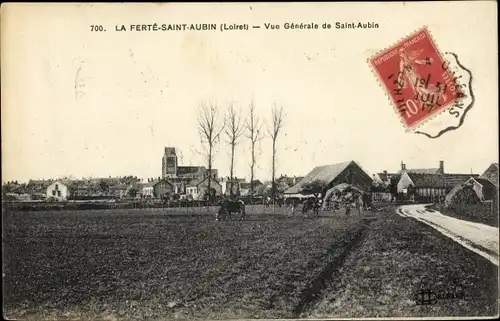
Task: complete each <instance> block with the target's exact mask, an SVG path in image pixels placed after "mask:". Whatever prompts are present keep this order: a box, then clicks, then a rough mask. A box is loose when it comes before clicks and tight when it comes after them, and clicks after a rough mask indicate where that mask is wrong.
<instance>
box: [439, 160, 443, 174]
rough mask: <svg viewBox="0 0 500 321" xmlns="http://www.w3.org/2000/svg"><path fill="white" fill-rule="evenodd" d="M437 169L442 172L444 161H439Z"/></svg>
mask: <svg viewBox="0 0 500 321" xmlns="http://www.w3.org/2000/svg"><path fill="white" fill-rule="evenodd" d="M439 171H440V172H441V173H444V161H442V160H441V161H439Z"/></svg>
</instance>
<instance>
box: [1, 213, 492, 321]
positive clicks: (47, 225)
mask: <svg viewBox="0 0 500 321" xmlns="http://www.w3.org/2000/svg"><path fill="white" fill-rule="evenodd" d="M237 218H239V217H238V216H236V217H234V219H237ZM3 226H4V233H3V256H4V262H3V267H4V278H3V279H4V315H5V316H6V317H9V318H17V319H37V320H39V319H58V320H69V319H73V320H74V319H77V318H80V319H105V320H116V319H127V320H131V319H133V320H159V319H173V318H176V319H197V318H203V319H207V318H208V319H227V318H232V319H235V318H298V317H369V316H373V317H375V316H395V317H397V316H440V315H448V316H452V315H494V314H495V313H496V311H497V310H496V309H497V305H496V298H497V297H498V291H497V286H496V284H497V274H496V273H497V270H496V266H494V265H492V264H491V263H490V262H489V261H486V260H484V259H483V258H481V257H479V256H477V255H475V254H474V253H472V252H470V251H468V250H466V249H464V248H462V247H461V246H460V245H458V244H456V243H454V242H453V241H452V240H450V239H448V238H446V237H445V236H443V235H441V234H439V233H437V232H436V231H434V230H433V229H432V228H430V227H427V226H425V225H423V224H421V223H419V222H417V221H415V220H413V219H411V218H403V217H400V216H398V215H397V214H395V212H394V208H392V207H388V208H384V209H383V210H381V211H380V212H378V213H376V214H373V213H363V214H362V215H359V214H355V215H351V216H345V215H339V214H336V215H328V216H325V215H324V214H322V217H320V218H314V219H304V218H301V217H292V216H290V215H282V214H274V215H269V214H250V215H249V217H248V220H247V221H243V222H241V221H236V220H235V221H225V222H215V221H214V217H213V215H199V214H198V215H196V214H191V215H190V214H185V213H184V214H182V215H179V214H173V215H170V213H169V214H166V213H165V211H162V210H161V209H157V210H154V209H148V210H145V209H143V210H98V211H53V212H36V213H33V212H31V213H30V212H24V213H5V214H4V221H3ZM421 288H426V289H430V290H433V291H436V292H439V291H440V290H444V291H453V290H456V289H458V290H460V289H461V290H464V292H465V293H466V295H467V298H466V299H465V300H448V301H439V302H438V303H437V304H435V305H429V306H419V305H416V303H415V296H414V293H415V291H418V290H420V289H421Z"/></svg>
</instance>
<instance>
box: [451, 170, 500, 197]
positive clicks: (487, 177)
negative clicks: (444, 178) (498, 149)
mask: <svg viewBox="0 0 500 321" xmlns="http://www.w3.org/2000/svg"><path fill="white" fill-rule="evenodd" d="M488 201H490V202H493V203H494V204H498V163H494V164H491V165H490V166H489V167H488V169H487V170H486V171H485V172H484V173H483V174H481V176H479V177H471V178H469V179H468V180H467V181H466V182H464V183H462V184H457V185H455V186H454V187H453V189H452V190H451V191H450V192H449V193H448V195H446V199H445V206H446V207H450V206H454V205H457V204H458V205H460V204H461V203H467V204H471V203H472V204H475V203H480V202H488ZM462 205H463V204H462Z"/></svg>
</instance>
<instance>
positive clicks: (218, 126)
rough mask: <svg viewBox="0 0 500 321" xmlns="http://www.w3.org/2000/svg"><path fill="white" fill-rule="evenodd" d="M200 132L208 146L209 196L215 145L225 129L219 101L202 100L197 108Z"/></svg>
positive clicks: (203, 142) (203, 141) (209, 194)
mask: <svg viewBox="0 0 500 321" xmlns="http://www.w3.org/2000/svg"><path fill="white" fill-rule="evenodd" d="M197 120H198V132H199V134H200V138H201V142H202V144H204V145H205V147H206V148H207V151H206V157H207V162H208V187H207V191H208V197H209V200H210V196H211V181H212V162H213V156H214V155H213V154H214V147H215V146H216V145H217V144H218V142H219V138H220V134H221V133H222V131H223V130H224V126H225V123H224V122H223V120H221V119H220V115H219V110H218V107H217V103H215V102H210V103H206V102H201V103H200V105H199V106H198V110H197Z"/></svg>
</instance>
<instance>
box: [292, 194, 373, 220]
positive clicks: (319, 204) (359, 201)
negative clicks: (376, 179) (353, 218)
mask: <svg viewBox="0 0 500 321" xmlns="http://www.w3.org/2000/svg"><path fill="white" fill-rule="evenodd" d="M289 207H290V211H291V213H292V214H294V213H295V211H296V210H297V208H299V207H301V208H302V212H306V211H307V210H308V209H313V210H319V209H321V210H322V211H333V212H335V210H338V209H340V208H341V207H344V208H345V213H346V215H349V214H350V213H351V210H352V209H356V210H357V212H358V214H361V213H362V211H363V209H367V210H368V209H370V204H369V202H367V201H366V199H365V197H363V196H362V195H361V194H360V195H357V196H355V197H352V198H348V199H341V198H337V199H333V200H332V199H330V200H328V201H326V202H323V200H322V199H321V198H319V197H310V198H308V199H306V200H303V201H298V200H292V201H291V202H290V203H289Z"/></svg>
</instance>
